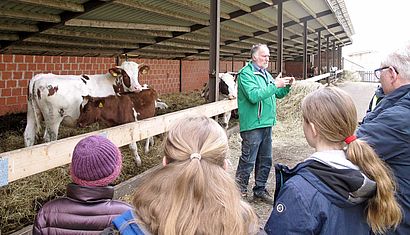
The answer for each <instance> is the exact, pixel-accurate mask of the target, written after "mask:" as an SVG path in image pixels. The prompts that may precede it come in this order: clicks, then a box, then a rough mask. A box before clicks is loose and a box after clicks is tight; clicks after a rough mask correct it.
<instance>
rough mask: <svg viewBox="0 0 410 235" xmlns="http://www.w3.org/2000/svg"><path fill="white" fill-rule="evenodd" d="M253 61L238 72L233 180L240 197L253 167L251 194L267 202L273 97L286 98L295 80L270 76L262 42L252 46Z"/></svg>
mask: <svg viewBox="0 0 410 235" xmlns="http://www.w3.org/2000/svg"><path fill="white" fill-rule="evenodd" d="M251 57H252V61H250V62H249V63H248V64H247V65H245V66H244V67H243V68H242V69H241V70H240V71H239V73H238V112H239V123H240V124H239V126H240V135H241V138H242V155H241V158H240V159H239V164H238V168H237V170H236V181H237V182H238V184H239V187H240V190H241V193H242V196H243V197H246V196H247V188H248V182H249V177H250V174H251V172H252V170H253V168H254V167H255V186H254V187H253V196H254V198H255V199H259V200H261V201H263V202H266V203H270V204H271V203H272V202H273V199H272V196H271V195H270V194H269V192H268V191H267V190H266V181H267V180H268V176H269V172H270V169H271V167H272V126H273V125H275V123H276V98H278V99H280V98H283V97H285V96H286V95H287V94H288V93H289V90H290V86H291V85H292V84H293V83H294V81H295V78H293V77H284V78H282V77H281V74H279V75H278V76H277V77H276V79H273V78H272V76H271V75H270V74H269V72H268V71H267V70H266V68H267V67H268V64H269V49H268V46H267V45H265V44H258V45H254V46H253V47H252V49H251Z"/></svg>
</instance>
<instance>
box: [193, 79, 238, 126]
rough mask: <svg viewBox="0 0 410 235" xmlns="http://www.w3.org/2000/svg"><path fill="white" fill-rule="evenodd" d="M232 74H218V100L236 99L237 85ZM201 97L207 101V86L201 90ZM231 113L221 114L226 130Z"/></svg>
mask: <svg viewBox="0 0 410 235" xmlns="http://www.w3.org/2000/svg"><path fill="white" fill-rule="evenodd" d="M234 75H236V73H234V72H227V73H219V79H220V82H219V98H218V100H226V99H230V100H232V99H236V97H237V94H238V89H237V84H236V79H235V76H234ZM201 96H202V97H204V98H205V99H206V100H207V101H209V86H208V83H207V84H205V86H204V88H203V89H202V93H201ZM231 113H232V112H231V111H229V112H226V113H224V114H223V119H222V125H223V127H224V128H225V129H227V128H228V124H229V120H230V119H231Z"/></svg>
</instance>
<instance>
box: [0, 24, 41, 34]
mask: <svg viewBox="0 0 410 235" xmlns="http://www.w3.org/2000/svg"><path fill="white" fill-rule="evenodd" d="M0 30H5V31H14V32H17V31H21V32H37V31H38V27H37V26H35V25H26V24H17V23H13V24H11V23H0Z"/></svg>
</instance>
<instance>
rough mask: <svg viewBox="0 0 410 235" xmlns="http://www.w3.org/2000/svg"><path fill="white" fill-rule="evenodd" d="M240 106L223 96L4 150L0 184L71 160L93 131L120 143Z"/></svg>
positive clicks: (159, 132) (115, 142)
mask: <svg viewBox="0 0 410 235" xmlns="http://www.w3.org/2000/svg"><path fill="white" fill-rule="evenodd" d="M236 108H237V101H236V100H223V101H218V102H214V103H209V104H205V105H201V106H197V107H194V108H189V109H184V110H181V111H177V112H173V113H168V114H164V115H160V116H157V117H153V118H149V119H145V120H141V121H138V122H134V123H128V124H124V125H121V126H116V127H111V128H107V129H103V130H99V131H94V132H90V133H87V134H82V135H77V136H73V137H69V138H65V139H61V140H57V141H53V142H49V143H44V144H40V145H35V146H31V147H27V148H22V149H18V150H14V151H10V152H5V153H1V154H0V186H3V185H7V184H8V183H10V182H13V181H15V180H18V179H21V178H24V177H27V176H30V175H34V174H37V173H40V172H43V171H47V170H50V169H52V168H55V167H58V166H62V165H65V164H68V163H69V162H70V161H71V154H72V151H73V149H74V147H75V145H76V144H77V143H78V142H79V141H80V140H81V139H83V138H85V137H87V136H90V135H96V134H98V135H104V136H106V137H107V138H108V139H110V140H111V141H112V142H113V143H114V144H116V145H117V146H124V145H127V144H130V143H131V142H133V141H139V140H143V139H146V138H147V137H150V136H155V135H158V134H161V133H164V132H166V131H168V130H169V127H170V124H171V123H172V122H174V121H175V120H177V119H180V118H184V117H187V116H194V115H204V116H207V117H213V116H216V115H218V114H221V113H224V112H227V111H230V110H233V109H236Z"/></svg>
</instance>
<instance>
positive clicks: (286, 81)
mask: <svg viewBox="0 0 410 235" xmlns="http://www.w3.org/2000/svg"><path fill="white" fill-rule="evenodd" d="M294 82H295V78H294V77H284V78H282V72H280V73H279V74H278V76H276V78H275V86H276V87H278V88H281V87H285V86H286V85H290V86H292V84H293V83H294Z"/></svg>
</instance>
